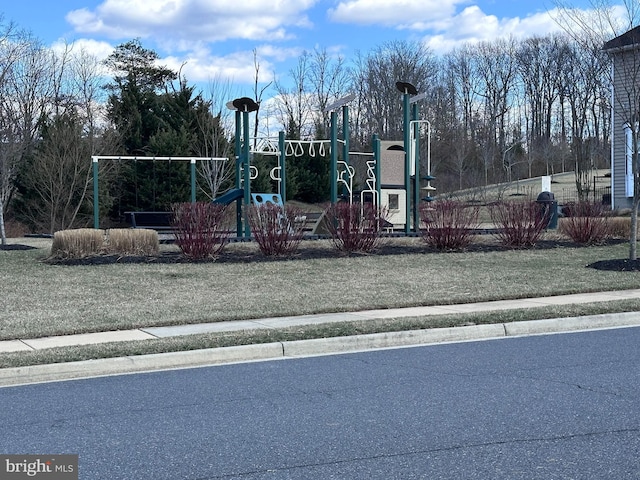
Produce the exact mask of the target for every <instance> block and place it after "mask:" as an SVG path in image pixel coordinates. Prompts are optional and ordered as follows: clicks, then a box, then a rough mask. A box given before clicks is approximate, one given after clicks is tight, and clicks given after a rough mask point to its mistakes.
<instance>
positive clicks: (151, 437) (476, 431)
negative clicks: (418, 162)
mask: <svg viewBox="0 0 640 480" xmlns="http://www.w3.org/2000/svg"><path fill="white" fill-rule="evenodd" d="M638 345H640V328H624V329H615V330H603V331H593V332H585V333H572V334H558V335H548V336H534V337H526V338H505V339H499V340H490V341H481V342H468V343H458V344H443V345H434V346H428V347H416V348H406V349H394V350H383V351H372V352H365V353H357V354H345V355H334V356H325V357H314V358H304V359H293V360H279V361H269V362H258V363H245V364H236V365H226V366H217V367H206V368H198V369H190V370H178V371H168V372H154V373H147V374H135V375H124V376H113V377H104V378H94V379H87V380H74V381H67V382H58V383H48V384H38V385H28V386H21V387H6V388H1V389H0V404H1V405H2V409H0V452H2V453H23V454H26V453H33V454H36V453H42V454H44V453H47V454H48V453H58V454H62V453H78V454H79V455H80V478H82V479H105V480H106V479H110V480H114V479H137V480H141V479H154V480H156V479H167V480H169V479H170V480H175V479H216V478H225V479H305V480H308V479H330V478H335V479H370V478H375V479H395V478H398V479H405V478H406V479H410V478H425V479H426V478H428V479H438V478H442V479H483V480H485V479H527V480H529V479H636V478H640V349H639V348H638Z"/></svg>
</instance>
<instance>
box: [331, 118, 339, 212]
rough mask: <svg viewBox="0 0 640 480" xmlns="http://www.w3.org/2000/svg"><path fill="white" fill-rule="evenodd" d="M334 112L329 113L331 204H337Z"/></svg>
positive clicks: (336, 147) (336, 137) (335, 123)
mask: <svg viewBox="0 0 640 480" xmlns="http://www.w3.org/2000/svg"><path fill="white" fill-rule="evenodd" d="M337 123H338V122H337V115H336V112H331V204H332V205H335V204H336V203H338V125H337Z"/></svg>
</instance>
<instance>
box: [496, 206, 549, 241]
mask: <svg viewBox="0 0 640 480" xmlns="http://www.w3.org/2000/svg"><path fill="white" fill-rule="evenodd" d="M489 214H490V215H491V221H492V222H493V224H494V225H495V227H496V229H497V231H496V233H495V236H496V237H497V238H498V241H499V242H500V243H501V244H502V245H506V246H508V247H516V248H526V247H533V246H534V245H535V244H536V243H538V241H539V240H540V239H541V238H542V235H543V233H544V230H545V228H546V227H547V225H548V223H549V216H550V214H551V212H550V210H549V209H543V208H542V205H539V204H538V203H536V202H531V201H529V202H496V203H493V204H491V205H489Z"/></svg>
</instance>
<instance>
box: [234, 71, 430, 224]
mask: <svg viewBox="0 0 640 480" xmlns="http://www.w3.org/2000/svg"><path fill="white" fill-rule="evenodd" d="M396 86H397V88H398V89H399V90H400V91H401V92H402V93H403V111H404V133H405V135H404V137H405V138H404V140H403V142H402V143H400V142H389V141H387V142H382V141H380V139H379V138H378V136H377V135H373V138H372V150H373V151H372V152H370V153H369V152H352V151H350V150H349V105H348V104H349V102H351V101H352V100H353V99H354V98H355V95H353V94H351V95H348V96H346V97H343V98H341V99H339V100H338V101H336V102H334V103H333V104H331V105H329V106H327V107H326V108H325V112H329V113H330V138H329V139H322V140H288V139H286V138H285V135H284V132H280V133H279V135H278V137H277V138H275V137H268V138H251V137H250V136H249V113H250V112H253V111H256V110H257V109H258V108H259V105H258V104H256V103H255V102H254V101H253V100H252V99H250V98H247V97H244V98H240V99H236V100H234V101H232V102H229V103H228V104H227V106H228V108H230V109H232V110H235V112H236V137H235V138H236V152H239V154H238V155H237V156H236V189H238V190H241V191H243V192H244V202H245V204H249V201H250V199H251V198H252V193H251V185H250V183H251V182H250V181H251V180H252V179H255V178H257V175H258V172H257V169H256V167H255V166H253V165H251V156H252V155H254V154H261V155H274V156H276V157H277V158H278V161H277V166H276V167H274V168H272V169H271V171H270V173H269V176H270V178H271V179H272V180H273V181H274V182H275V183H276V185H277V195H278V197H277V198H278V201H277V202H274V203H277V204H280V203H279V202H281V204H282V205H284V204H285V203H286V181H287V177H286V158H287V156H293V157H296V156H302V155H304V154H305V151H306V152H307V153H308V155H310V156H315V155H316V152H317V153H318V154H319V155H321V156H325V155H326V153H327V152H328V153H329V155H330V162H331V165H330V186H331V192H330V199H331V203H332V204H335V203H337V201H338V191H339V189H340V188H342V191H343V195H342V197H344V198H346V199H348V201H350V202H353V199H354V195H355V193H356V192H355V191H354V180H355V177H356V172H355V169H354V167H353V166H352V165H351V164H350V157H353V156H365V157H370V159H369V160H366V161H365V166H366V172H365V177H364V182H363V185H364V188H363V189H362V190H360V192H359V194H360V202H361V203H364V202H365V199H370V201H371V202H372V203H373V205H374V206H376V207H385V208H386V209H387V210H388V211H389V214H390V216H391V220H392V222H391V223H392V224H393V227H394V228H403V229H404V231H405V233H407V234H408V233H410V232H411V230H412V229H413V231H418V229H419V225H420V219H419V211H418V210H419V204H420V202H421V200H422V201H427V202H430V201H432V200H433V196H432V193H433V191H435V187H433V186H432V185H431V181H433V180H434V177H433V176H431V154H430V140H431V139H430V135H431V134H430V129H431V124H430V123H429V122H428V121H426V120H419V117H418V105H417V102H418V100H421V99H422V98H424V95H417V90H416V89H415V87H413V86H412V85H411V84H409V83H406V82H397V83H396ZM412 96H413V97H412ZM338 111H341V113H342V132H341V133H342V135H341V137H342V138H339V135H338ZM425 125H426V126H427V127H428V132H427V133H428V141H427V144H428V150H427V175H426V176H425V177H424V180H426V183H427V185H426V186H425V187H423V188H422V190H426V193H427V196H426V197H424V198H422V199H421V198H420V190H421V188H420V177H419V164H420V160H419V140H420V130H421V127H422V126H425ZM383 148H384V149H383ZM340 152H341V157H340V156H339V153H340ZM398 170H402V171H404V175H403V176H402V175H398ZM245 179H249V181H245ZM411 193H413V195H412V194H411ZM260 195H261V196H263V197H265V198H269V195H270V194H269V193H261V194H260ZM253 198H254V201H255V197H253ZM237 212H238V213H237V233H238V236H250V231H249V226H248V225H247V222H246V221H244V222H243V219H242V209H241V205H240V203H239V202H238V210H237Z"/></svg>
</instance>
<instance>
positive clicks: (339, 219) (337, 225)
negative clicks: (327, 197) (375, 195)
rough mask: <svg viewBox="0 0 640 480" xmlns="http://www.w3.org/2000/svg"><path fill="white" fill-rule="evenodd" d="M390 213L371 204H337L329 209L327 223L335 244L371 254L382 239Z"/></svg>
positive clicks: (345, 248) (343, 249) (346, 248)
mask: <svg viewBox="0 0 640 480" xmlns="http://www.w3.org/2000/svg"><path fill="white" fill-rule="evenodd" d="M385 217H386V212H385V211H384V210H380V209H378V208H376V207H374V206H373V205H371V204H369V203H365V204H360V203H346V202H341V203H336V204H335V205H332V206H330V207H328V208H327V210H326V217H325V221H326V226H327V229H328V231H329V234H330V235H331V239H332V241H333V244H334V245H335V247H336V248H337V249H338V250H340V251H343V252H349V253H352V252H362V253H369V252H372V251H373V250H375V249H376V248H377V247H378V246H379V245H380V242H381V240H382V233H383V227H384V223H385Z"/></svg>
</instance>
